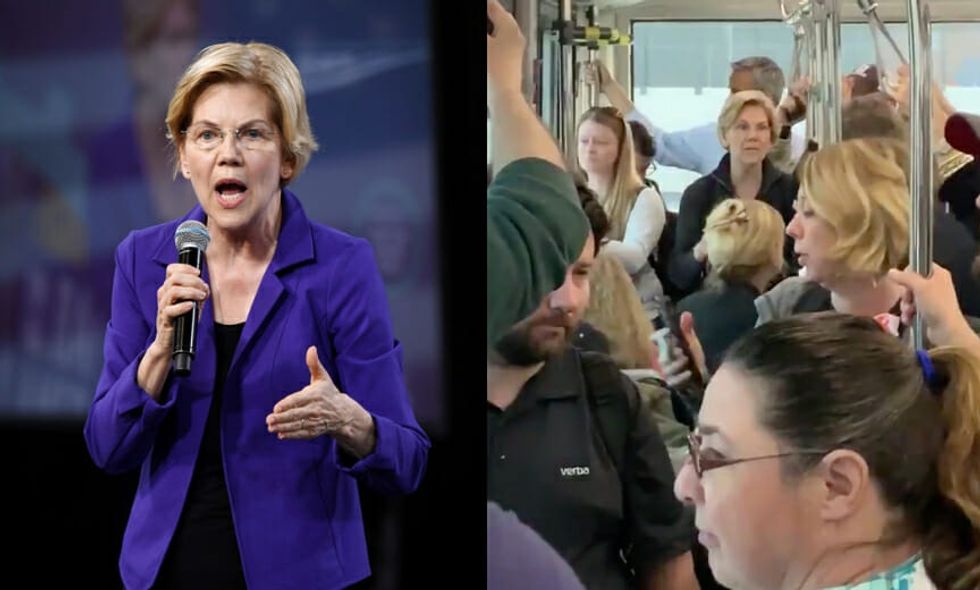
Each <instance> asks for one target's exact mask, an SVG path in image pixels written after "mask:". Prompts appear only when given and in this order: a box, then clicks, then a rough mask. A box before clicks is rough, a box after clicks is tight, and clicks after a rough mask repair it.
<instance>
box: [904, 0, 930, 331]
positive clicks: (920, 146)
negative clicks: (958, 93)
mask: <svg viewBox="0 0 980 590" xmlns="http://www.w3.org/2000/svg"><path fill="white" fill-rule="evenodd" d="M908 13H909V57H910V60H909V61H910V69H911V72H910V75H911V85H910V88H909V91H910V93H911V108H910V113H909V115H910V118H911V149H910V157H911V162H910V166H909V168H910V174H909V194H910V195H911V199H912V200H911V207H910V213H911V221H910V224H909V236H910V239H909V262H910V264H911V267H912V271H913V272H916V273H919V274H920V275H922V276H924V277H928V276H930V275H931V274H932V223H933V215H932V212H933V207H932V198H933V175H932V171H933V166H932V54H931V51H930V46H931V42H932V39H931V32H930V23H929V2H928V0H908ZM912 343H913V345H914V346H915V348H917V349H919V348H924V346H925V324H924V322H923V320H922V315H921V314H916V316H915V322H914V323H913V325H912Z"/></svg>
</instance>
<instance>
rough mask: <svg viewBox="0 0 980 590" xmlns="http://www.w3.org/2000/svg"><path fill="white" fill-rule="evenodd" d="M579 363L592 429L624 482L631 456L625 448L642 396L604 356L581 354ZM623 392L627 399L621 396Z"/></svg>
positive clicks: (595, 353)
mask: <svg viewBox="0 0 980 590" xmlns="http://www.w3.org/2000/svg"><path fill="white" fill-rule="evenodd" d="M579 363H580V365H581V368H582V376H583V378H584V379H585V397H586V400H587V401H588V404H589V410H590V412H589V413H590V414H591V416H592V422H593V426H594V427H595V429H596V432H597V433H598V434H599V438H600V440H601V441H602V444H603V446H604V447H605V450H606V452H607V453H608V455H609V460H610V461H611V462H612V465H613V467H614V468H615V469H616V471H617V472H618V473H619V478H620V480H623V479H624V478H623V474H624V473H625V470H626V465H625V463H626V458H627V457H628V456H629V455H628V453H627V452H626V445H627V444H628V443H629V433H630V431H631V430H632V429H633V426H634V425H635V424H636V417H637V413H638V412H639V410H640V393H639V391H638V390H637V389H636V386H634V385H633V384H632V382H631V381H629V379H628V378H627V377H626V376H625V375H623V374H622V373H621V372H620V371H619V368H618V367H617V366H616V364H615V363H614V362H613V361H612V359H610V358H609V357H608V356H606V355H604V354H602V353H598V352H590V351H579ZM627 384H628V385H629V386H628V387H624V385H627ZM624 390H625V395H621V394H620V392H624Z"/></svg>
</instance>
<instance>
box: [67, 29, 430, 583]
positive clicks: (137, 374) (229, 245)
mask: <svg viewBox="0 0 980 590" xmlns="http://www.w3.org/2000/svg"><path fill="white" fill-rule="evenodd" d="M167 128H168V131H169V134H168V136H169V138H170V140H171V141H172V143H173V145H174V148H175V150H176V156H177V157H176V170H175V172H176V173H180V174H181V175H182V176H183V177H184V178H186V179H187V180H189V181H190V185H191V187H192V188H193V190H194V192H195V194H196V196H197V199H198V203H199V206H197V207H195V208H194V209H193V210H192V211H191V212H190V213H188V214H187V215H186V216H185V217H184V218H182V219H179V220H176V221H172V222H170V223H166V224H163V225H159V226H156V227H151V228H147V229H143V230H139V231H135V232H132V233H130V234H129V236H128V237H127V238H126V239H125V240H124V241H123V242H122V243H121V244H120V245H119V247H118V249H117V251H116V269H115V276H114V279H113V290H112V317H111V319H110V321H109V325H108V328H107V330H106V338H105V361H104V365H103V369H102V375H101V377H100V379H99V383H98V385H97V387H96V393H95V399H94V401H93V402H92V407H91V409H90V411H89V416H88V420H87V421H86V424H85V439H86V442H87V444H88V448H89V452H90V454H91V455H92V458H93V459H94V461H95V462H96V464H97V465H98V466H99V467H101V468H102V469H105V470H106V471H109V472H113V473H117V472H122V471H128V470H133V469H137V468H138V469H140V481H139V488H138V490H137V492H136V498H135V500H134V502H133V508H132V511H131V513H130V517H129V523H128V524H127V527H126V533H125V535H124V537H123V542H122V555H121V557H120V559H119V568H120V573H121V575H122V581H123V583H124V584H125V586H126V588H130V589H136V588H138V589H146V588H150V587H151V586H152V587H154V588H181V589H191V588H224V589H233V588H245V587H246V586H247V587H249V588H273V587H275V588H311V589H312V588H324V589H328V588H330V589H332V588H342V587H347V586H349V585H350V584H353V583H355V582H357V581H358V580H361V579H363V578H365V577H367V576H368V575H369V574H370V568H369V566H368V560H367V548H366V544H365V539H364V528H363V525H362V522H361V512H360V507H359V504H358V485H359V484H365V485H368V486H370V487H372V488H373V489H375V490H377V491H381V492H384V493H406V492H410V491H412V490H414V489H415V488H416V487H417V486H418V484H419V481H420V479H421V477H422V472H423V470H424V467H425V463H426V457H427V453H428V448H429V441H428V439H427V437H426V435H425V433H424V432H423V431H422V430H421V428H420V427H419V425H418V423H417V422H416V420H415V417H414V416H413V414H412V410H411V407H410V406H409V403H408V397H407V394H406V391H405V383H404V381H403V376H402V367H401V355H402V352H401V347H400V345H399V344H398V342H397V340H395V338H394V335H393V334H392V329H391V324H390V321H389V318H388V309H387V303H386V298H385V291H384V286H383V285H382V282H381V277H380V274H379V272H378V269H377V265H376V264H375V261H374V257H373V255H372V253H371V248H370V245H369V244H368V243H367V242H366V241H365V240H363V239H359V238H354V237H351V236H348V235H346V234H343V233H340V232H338V231H336V230H333V229H330V228H328V227H325V226H323V225H320V224H317V223H314V222H313V221H311V220H310V219H309V218H307V217H306V215H305V213H304V212H303V208H302V206H301V205H300V201H299V199H298V198H297V197H296V195H294V194H293V193H292V192H290V191H289V190H287V189H286V188H285V187H286V185H288V184H289V182H291V181H292V180H293V179H295V178H296V176H297V175H298V174H299V173H300V172H301V171H302V170H303V168H304V166H305V165H306V164H307V162H308V161H309V159H310V155H311V154H312V152H313V151H314V150H315V149H316V142H315V140H314V138H313V134H312V131H311V129H310V123H309V117H308V115H307V112H306V100H305V97H304V93H303V84H302V81H301V79H300V76H299V71H298V70H297V69H296V66H295V65H294V64H293V62H292V61H291V60H290V59H289V57H288V56H287V55H286V54H285V53H283V52H282V51H280V50H279V49H277V48H275V47H272V46H269V45H265V44H262V43H249V44H245V45H243V44H239V43H222V44H219V45H214V46H211V47H208V48H207V49H205V50H204V51H202V52H201V53H200V54H199V55H198V57H197V59H196V60H195V61H194V63H192V64H191V65H190V66H189V67H188V69H187V70H186V72H185V73H184V75H183V77H182V78H181V80H180V81H179V82H178V84H177V88H176V91H175V93H174V96H173V99H172V100H171V102H170V107H169V110H168V113H167ZM187 220H195V221H198V222H200V223H202V224H204V226H206V228H207V233H209V234H210V243H209V244H207V245H206V253H205V256H206V260H205V264H204V266H203V270H202V271H201V272H198V271H197V270H196V269H195V268H194V267H193V266H190V265H186V264H178V263H177V250H176V249H175V247H174V235H175V231H176V230H177V228H178V226H179V225H180V224H181V223H182V222H185V221H187ZM194 306H201V308H200V309H201V312H200V317H201V320H200V325H199V327H198V328H197V331H198V334H197V354H196V358H194V360H193V367H192V372H191V374H190V375H189V376H181V375H178V374H177V373H175V372H174V371H173V370H172V368H171V350H172V347H173V342H174V331H175V329H174V325H175V320H176V318H178V317H179V316H181V315H183V314H185V313H188V312H190V311H191V310H192V309H193V308H194Z"/></svg>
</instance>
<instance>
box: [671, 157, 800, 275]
mask: <svg viewBox="0 0 980 590" xmlns="http://www.w3.org/2000/svg"><path fill="white" fill-rule="evenodd" d="M730 159H731V156H730V155H729V154H725V156H724V157H723V158H722V159H721V162H719V164H718V167H717V168H716V169H715V171H714V172H712V173H711V174H708V175H707V176H702V177H701V178H699V179H697V180H696V181H694V183H693V184H691V186H689V187H687V189H686V190H685V191H684V195H683V196H682V197H681V206H680V211H678V213H677V234H676V236H675V239H674V250H673V256H672V257H671V260H670V266H669V269H668V272H669V273H670V278H671V280H672V281H673V282H674V284H675V285H677V287H678V288H680V289H682V290H683V291H684V292H685V293H693V292H694V291H696V290H697V289H698V287H700V286H701V282H702V281H703V280H704V270H705V269H704V267H703V266H702V265H701V263H700V262H698V261H697V260H696V259H695V258H694V253H693V251H694V246H696V245H697V243H698V242H699V241H701V236H702V235H703V234H704V222H705V220H707V218H708V214H709V213H711V210H712V209H713V208H714V207H715V206H716V205H717V204H718V203H720V202H722V201H724V200H725V199H728V198H731V197H733V196H734V194H735V190H734V188H733V187H732V173H731V160H730ZM798 190H799V185H798V184H797V182H796V179H795V178H793V176H792V175H790V174H786V173H784V172H780V171H779V170H778V169H777V168H776V167H775V166H774V165H773V164H772V163H771V162H770V161H769V159H768V158H766V160H765V161H764V162H763V164H762V186H761V187H760V189H759V194H758V195H757V196H756V198H757V199H759V200H760V201H762V202H764V203H768V204H769V205H772V206H773V208H775V209H776V210H777V211H779V213H780V215H782V217H783V221H784V222H785V223H787V224H788V223H789V222H790V220H791V219H792V218H793V201H794V200H795V199H796V193H797V191H798ZM784 251H785V254H786V262H787V263H788V264H789V265H790V266H795V265H796V259H795V257H794V256H793V240H792V239H790V238H789V237H787V238H786V248H785V250H784Z"/></svg>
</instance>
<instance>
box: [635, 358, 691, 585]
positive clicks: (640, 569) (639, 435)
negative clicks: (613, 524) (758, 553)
mask: <svg viewBox="0 0 980 590" xmlns="http://www.w3.org/2000/svg"><path fill="white" fill-rule="evenodd" d="M621 377H622V380H623V387H625V388H627V392H628V394H629V395H630V396H632V397H633V398H634V399H633V401H632V402H631V403H630V406H631V407H632V408H633V409H632V418H631V428H630V429H629V438H628V445H627V453H626V461H625V466H624V467H625V468H624V477H623V480H624V481H623V486H624V494H625V504H624V510H625V518H626V525H627V534H628V538H629V542H630V546H629V550H628V551H627V552H626V556H627V560H628V561H629V563H630V565H631V566H632V567H633V569H634V570H635V572H636V575H637V576H638V577H639V578H640V579H644V577H645V576H646V575H648V574H649V572H650V571H651V570H652V569H653V568H655V567H657V566H659V565H661V564H663V563H664V562H666V561H668V560H670V559H671V558H674V557H677V556H679V555H682V554H684V553H686V552H688V551H690V549H691V539H692V536H693V526H694V523H693V521H692V517H691V513H690V511H688V510H685V509H684V506H683V504H681V503H680V501H679V500H677V498H676V497H675V496H674V469H673V467H672V466H671V464H670V458H669V456H668V455H667V448H666V447H665V446H664V441H663V438H662V437H661V436H660V431H659V430H657V424H656V422H655V418H654V416H653V413H652V412H650V411H649V409H648V408H647V407H646V406H644V405H643V404H641V403H640V398H639V392H638V391H637V389H636V386H635V385H634V384H633V382H632V381H631V380H630V379H629V378H628V377H626V376H625V375H623V376H621Z"/></svg>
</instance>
